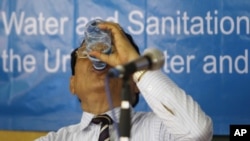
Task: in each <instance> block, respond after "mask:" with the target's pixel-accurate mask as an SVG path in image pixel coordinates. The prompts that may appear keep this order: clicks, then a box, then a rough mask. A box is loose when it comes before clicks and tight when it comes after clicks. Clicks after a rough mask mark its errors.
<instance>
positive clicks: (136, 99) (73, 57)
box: [70, 31, 140, 107]
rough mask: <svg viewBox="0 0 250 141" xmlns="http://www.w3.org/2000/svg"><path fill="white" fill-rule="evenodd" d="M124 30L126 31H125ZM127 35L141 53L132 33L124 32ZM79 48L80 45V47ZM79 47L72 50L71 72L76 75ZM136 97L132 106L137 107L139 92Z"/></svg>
mask: <svg viewBox="0 0 250 141" xmlns="http://www.w3.org/2000/svg"><path fill="white" fill-rule="evenodd" d="M123 32H124V31H123ZM124 33H125V35H126V37H127V38H128V40H129V41H130V43H131V44H132V46H133V47H134V49H135V50H136V52H137V53H138V54H140V50H139V47H138V46H137V45H136V43H135V42H134V40H133V38H132V36H131V35H129V34H128V33H126V32H124ZM84 42H85V40H83V41H82V43H81V45H80V47H81V46H83V44H84ZM78 48H79V47H78ZM78 48H76V49H74V50H73V51H72V52H71V62H70V65H71V74H72V75H75V65H76V59H77V56H76V51H77V50H78ZM135 95H136V97H135V100H134V101H133V103H132V106H133V107H135V106H136V105H137V103H138V101H139V93H136V94H135Z"/></svg>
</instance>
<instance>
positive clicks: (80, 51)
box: [76, 45, 89, 58]
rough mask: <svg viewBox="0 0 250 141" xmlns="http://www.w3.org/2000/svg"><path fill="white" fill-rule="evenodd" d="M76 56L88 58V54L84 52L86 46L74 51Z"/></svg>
mask: <svg viewBox="0 0 250 141" xmlns="http://www.w3.org/2000/svg"><path fill="white" fill-rule="evenodd" d="M76 56H77V57H78V58H88V56H89V54H88V52H87V51H86V46H85V45H83V46H81V47H79V48H78V49H77V51H76Z"/></svg>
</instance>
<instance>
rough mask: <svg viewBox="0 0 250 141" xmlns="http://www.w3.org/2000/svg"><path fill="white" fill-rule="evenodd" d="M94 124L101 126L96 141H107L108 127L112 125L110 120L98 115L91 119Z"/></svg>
mask: <svg viewBox="0 0 250 141" xmlns="http://www.w3.org/2000/svg"><path fill="white" fill-rule="evenodd" d="M92 122H93V123H95V124H101V130H100V135H99V139H98V141H109V140H110V137H109V125H110V124H112V123H113V121H112V119H111V118H110V117H109V116H108V115H107V114H104V115H98V116H96V117H94V118H93V119H92Z"/></svg>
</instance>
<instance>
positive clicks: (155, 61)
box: [143, 48, 165, 70]
mask: <svg viewBox="0 0 250 141" xmlns="http://www.w3.org/2000/svg"><path fill="white" fill-rule="evenodd" d="M143 55H144V56H148V57H149V58H150V60H151V63H152V65H151V67H150V68H149V69H150V70H157V69H160V68H161V67H162V66H163V64H164V61H165V57H164V54H163V52H161V51H160V50H158V49H156V48H147V49H145V51H144V52H143Z"/></svg>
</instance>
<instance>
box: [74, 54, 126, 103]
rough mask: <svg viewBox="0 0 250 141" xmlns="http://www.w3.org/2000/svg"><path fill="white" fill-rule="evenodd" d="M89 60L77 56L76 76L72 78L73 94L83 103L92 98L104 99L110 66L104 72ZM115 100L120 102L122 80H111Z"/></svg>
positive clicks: (110, 84)
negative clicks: (96, 68)
mask: <svg viewBox="0 0 250 141" xmlns="http://www.w3.org/2000/svg"><path fill="white" fill-rule="evenodd" d="M92 65H93V64H92V62H91V61H90V60H89V59H88V58H81V57H78V56H77V59H76V65H75V75H74V76H72V78H71V92H72V93H74V94H76V95H77V96H78V97H79V98H80V99H81V101H83V102H84V101H85V100H88V99H89V98H90V97H91V98H95V97H96V98H103V97H106V94H105V77H106V74H107V72H108V70H109V68H110V67H109V66H108V67H106V68H105V69H104V70H102V71H97V70H95V69H94V68H93V66H92ZM109 86H110V89H111V94H112V95H113V96H112V97H113V99H114V98H115V99H118V100H120V90H121V80H120V79H110V83H109Z"/></svg>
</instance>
